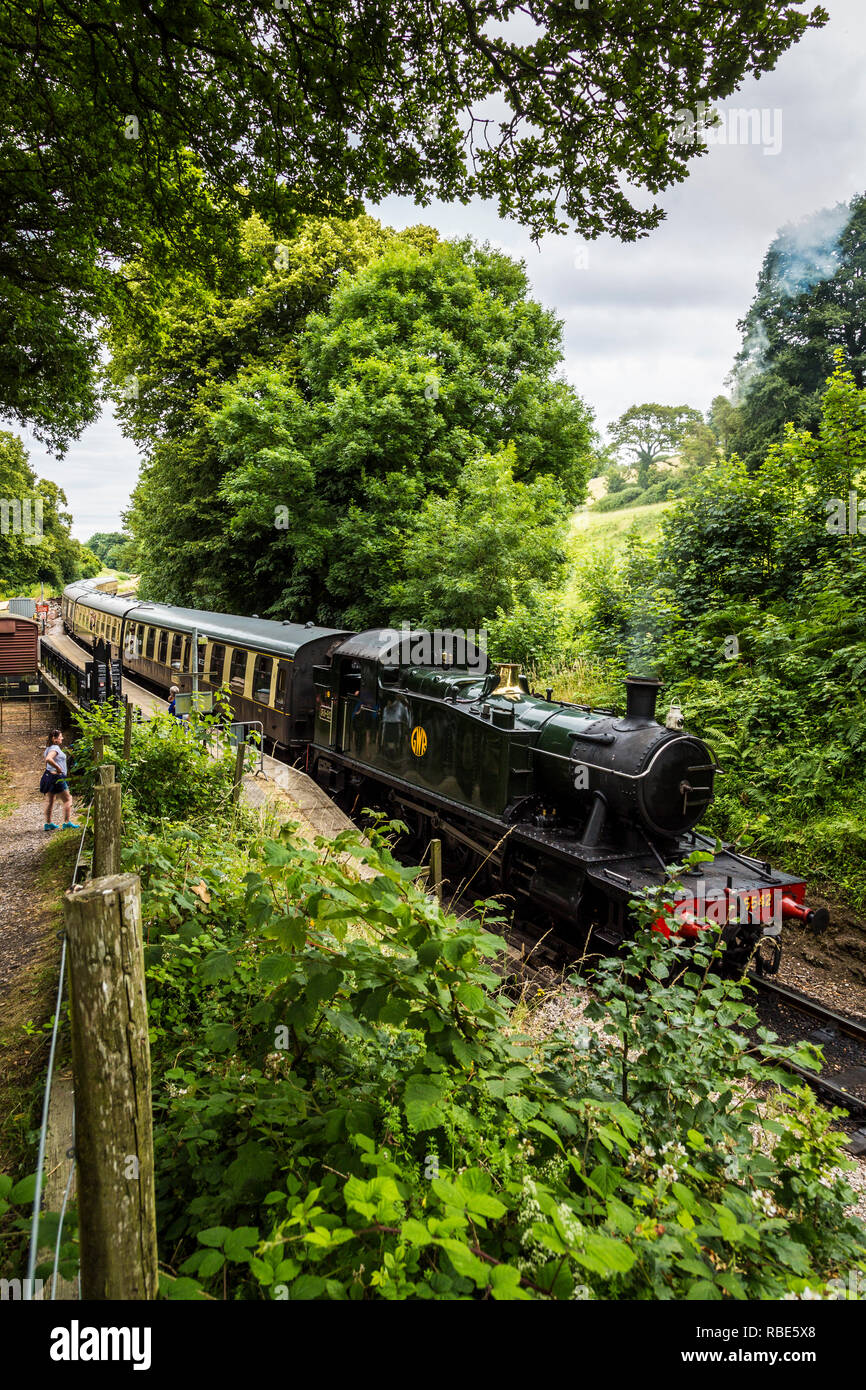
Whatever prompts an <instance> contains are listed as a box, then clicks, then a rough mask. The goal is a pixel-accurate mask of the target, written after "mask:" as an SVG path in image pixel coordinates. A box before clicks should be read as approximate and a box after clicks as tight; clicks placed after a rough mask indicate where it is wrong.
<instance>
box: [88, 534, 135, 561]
mask: <svg viewBox="0 0 866 1390" xmlns="http://www.w3.org/2000/svg"><path fill="white" fill-rule="evenodd" d="M130 545H131V537H130V536H127V535H124V533H123V532H122V531H96V532H95V533H94V534H93V535H92V536H91V537H90V540H89V541H88V542H87V548H88V550H90V551H92V553H93V554H94V555H96V556H97V558H98V559H99V560H101V561H102V563H103V565H104V566H105V567H106V569H113V570H118V569H123V565H124V561H125V560H126V558H127V556H128V554H129V547H130Z"/></svg>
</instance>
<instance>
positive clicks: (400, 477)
mask: <svg viewBox="0 0 866 1390" xmlns="http://www.w3.org/2000/svg"><path fill="white" fill-rule="evenodd" d="M416 240H417V239H416ZM421 242H422V244H421V245H419V244H415V243H414V242H413V240H412V239H411V238H410V239H407V238H406V237H404V238H392V241H391V244H390V246H389V247H388V249H386V250H385V251H384V254H381V255H379V256H378V257H377V258H376V259H374V260H371V261H370V262H369V264H367V265H366V266H364V267H363V268H362V269H361V270H359V271H358V272H357V273H356V274H354V275H352V274H351V273H349V272H348V271H345V272H344V273H343V275H342V276H341V277H340V278H339V280H338V283H337V285H336V287H335V288H334V289H333V292H332V293H331V296H330V299H329V300H328V301H327V305H326V307H325V309H324V312H322V313H320V314H314V315H311V316H310V317H309V318H308V320H307V321H306V327H305V330H304V331H303V332H300V331H299V332H298V333H297V335H296V337H295V338H294V340H291V339H289V340H287V341H286V343H285V345H284V348H283V349H282V350H281V351H280V350H276V351H274V350H272V348H271V343H270V342H269V341H265V344H264V348H263V349H261V356H262V358H263V359H265V360H263V361H261V362H259V363H252V362H251V363H250V364H249V365H248V367H247V368H246V369H245V370H244V371H242V372H241V373H240V374H238V376H237V379H236V380H234V381H229V382H225V383H222V384H220V383H219V377H220V374H221V372H222V370H223V365H222V363H220V362H218V363H217V365H216V367H215V369H214V380H213V382H211V381H208V382H207V383H206V384H205V385H204V386H203V387H202V388H201V391H200V395H199V398H198V400H197V402H196V405H195V407H194V408H193V410H192V411H191V412H189V413H188V414H187V416H185V417H184V418H185V419H189V420H191V422H192V423H193V425H194V426H195V428H194V429H193V430H191V429H190V428H189V426H187V428H186V430H185V432H184V433H182V434H178V435H174V434H172V435H171V436H170V437H169V436H168V435H167V436H166V437H164V438H161V439H159V440H158V441H157V443H156V445H155V447H154V449H153V452H152V455H151V457H150V459H149V462H148V464H147V467H146V468H145V470H144V472H143V474H142V479H141V482H140V484H139V487H138V488H137V489H136V493H135V496H134V502H133V507H132V510H131V512H130V515H129V524H130V526H131V528H132V530H133V532H134V534H135V535H136V538H137V543H138V547H139V555H140V560H141V564H142V567H143V571H144V577H145V580H146V582H147V583H148V584H149V585H150V586H151V588H150V590H149V591H150V592H154V593H159V594H160V595H161V596H162V597H164V598H166V599H169V600H171V601H178V602H179V601H191V600H192V599H193V598H194V600H195V601H196V602H208V603H213V604H215V605H217V606H221V607H236V608H238V609H239V610H240V611H245V610H246V611H256V612H262V613H263V612H265V611H266V610H267V611H269V612H272V613H274V614H277V615H279V616H291V617H311V618H316V619H318V620H320V621H325V622H334V623H341V624H346V625H363V624H364V623H367V622H381V621H383V619H384V618H385V617H386V616H387V605H388V595H389V593H390V592H391V591H392V588H393V586H394V585H395V584H396V583H397V582H398V581H399V580H400V579H401V578H402V577H403V569H402V565H403V555H404V552H405V548H406V544H407V539H408V538H409V536H410V535H412V534H413V532H414V530H415V527H416V525H417V521H418V516H419V513H420V511H421V509H422V508H423V506H424V503H425V501H426V500H427V499H428V498H430V497H433V498H439V499H444V498H447V497H448V495H449V493H450V491H451V490H452V489H453V488H454V487H455V486H456V484H457V479H458V477H459V476H460V474H461V470H462V469H463V468H464V466H465V465H466V464H467V463H468V462H469V461H470V460H473V459H475V458H477V457H478V456H479V454H484V453H491V452H496V451H498V450H499V449H501V447H502V446H503V445H505V444H508V443H511V444H513V446H514V465H513V473H514V478H515V480H516V481H517V482H518V483H526V484H528V483H530V482H532V481H534V480H535V479H536V478H538V477H540V476H548V477H550V478H552V479H553V480H554V482H555V484H556V486H557V488H558V489H559V490H560V493H561V497H562V502H563V505H564V504H565V503H566V502H570V503H574V502H576V501H578V500H579V499H580V498H581V497H582V496H583V493H584V489H585V480H586V472H587V468H588V455H589V449H590V444H591V440H592V434H593V432H592V426H591V419H590V414H589V411H588V409H587V408H586V406H585V405H584V404H583V403H582V402H581V401H580V399H579V398H578V397H577V396H576V395H575V393H574V392H573V391H572V390H571V388H570V387H568V386H567V385H566V384H565V383H564V382H562V381H561V380H559V379H557V377H556V376H555V375H554V373H555V370H556V368H557V367H558V365H559V362H560V360H561V345H560V339H561V324H560V323H559V321H558V320H557V319H556V318H555V317H554V315H552V314H551V313H548V312H547V311H545V310H544V309H542V308H541V306H540V305H538V304H536V303H534V302H533V301H532V300H530V299H529V298H528V297H527V296H528V284H527V279H526V273H525V270H524V269H523V267H522V266H520V265H517V264H516V263H515V262H513V261H511V260H509V259H508V257H506V256H504V255H501V254H500V253H498V252H494V251H491V250H489V249H487V248H479V247H475V246H474V245H472V244H471V243H470V242H468V241H465V242H461V243H459V244H442V243H435V242H431V240H430V238H429V236H428V237H425V238H421ZM424 243H426V244H424ZM274 363H276V365H274ZM452 620H453V621H456V619H452Z"/></svg>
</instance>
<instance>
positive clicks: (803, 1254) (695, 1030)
mask: <svg viewBox="0 0 866 1390" xmlns="http://www.w3.org/2000/svg"><path fill="white" fill-rule="evenodd" d="M200 830H201V827H200V828H199V830H198V831H196V830H193V832H192V834H190V833H189V829H188V828H187V827H180V826H178V827H174V828H173V829H172V830H171V832H170V833H168V834H165V833H163V834H160V835H158V836H156V837H155V836H154V835H153V834H151V835H149V836H147V837H145V838H143V839H141V840H139V841H138V843H137V844H135V845H134V846H133V847H132V848H131V849H130V851H129V852H128V853H127V855H126V861H127V864H128V866H129V867H131V868H136V869H138V870H139V871H140V872H141V873H142V875H143V883H144V916H145V930H146V933H147V939H148V943H149V944H148V946H147V948H146V956H147V970H148V981H149V984H148V989H149V1008H150V1018H151V1036H152V1050H153V1058H154V1079H155V1102H154V1107H155V1121H156V1153H157V1201H158V1215H159V1229H160V1240H161V1244H162V1247H163V1249H164V1250H165V1251H166V1252H168V1251H171V1252H172V1254H173V1256H174V1259H173V1265H174V1269H175V1270H176V1275H172V1276H169V1275H166V1276H165V1277H164V1279H163V1292H164V1294H165V1295H166V1296H168V1297H171V1298H188V1299H196V1298H202V1297H218V1298H219V1297H223V1296H228V1297H229V1298H243V1299H250V1298H268V1299H301V1300H307V1299H318V1298H321V1299H345V1298H348V1299H353V1300H357V1299H370V1298H374V1299H392V1300H393V1299H407V1298H411V1299H415V1298H423V1299H458V1300H465V1299H476V1298H491V1297H492V1298H496V1299H509V1300H513V1299H526V1298H530V1299H532V1298H542V1299H546V1298H552V1299H570V1298H625V1299H628V1298H651V1299H659V1298H665V1299H666V1298H687V1297H694V1298H701V1297H713V1298H723V1297H733V1298H779V1297H781V1296H783V1294H784V1293H786V1292H789V1291H792V1292H799V1291H801V1290H802V1289H803V1288H805V1287H810V1288H816V1287H817V1288H820V1287H821V1286H822V1285H823V1282H824V1281H825V1280H826V1279H828V1278H830V1277H831V1276H832V1275H833V1274H835V1273H836V1272H837V1271H838V1270H840V1269H843V1268H848V1267H850V1266H851V1265H852V1264H853V1263H854V1262H856V1261H857V1260H860V1259H862V1258H863V1255H864V1247H863V1231H862V1229H861V1228H860V1227H859V1226H858V1225H857V1223H856V1222H854V1221H852V1220H850V1219H849V1218H847V1217H846V1216H845V1214H844V1208H845V1204H846V1203H847V1202H848V1201H849V1200H850V1192H849V1190H848V1188H847V1185H846V1184H845V1182H844V1180H843V1179H841V1178H839V1177H838V1176H836V1177H833V1178H830V1177H829V1174H830V1170H831V1169H833V1168H836V1167H838V1166H840V1164H842V1165H844V1160H843V1159H842V1156H841V1149H840V1146H841V1144H842V1143H843V1142H844V1136H841V1135H834V1134H832V1132H831V1124H830V1121H829V1117H828V1116H827V1115H826V1114H825V1112H824V1111H822V1110H821V1109H820V1108H819V1107H817V1106H816V1105H815V1104H814V1102H813V1101H812V1100H811V1098H810V1097H809V1096H807V1095H806V1094H805V1093H799V1092H798V1093H796V1094H795V1095H790V1094H787V1093H785V1092H782V1093H780V1094H779V1095H778V1096H777V1097H775V1098H774V1099H773V1100H771V1102H770V1103H769V1105H768V1106H767V1108H766V1109H765V1110H762V1108H761V1106H760V1105H759V1103H758V1101H757V1100H756V1099H755V1098H753V1095H752V1091H753V1088H754V1086H755V1084H756V1082H757V1081H758V1079H759V1078H760V1079H762V1080H766V1079H767V1073H766V1071H764V1070H762V1064H761V1062H760V1059H759V1056H758V1053H757V1051H756V1050H755V1048H754V1047H753V1046H752V1045H751V1044H750V1042H749V1039H748V1037H747V1036H746V1034H747V1030H748V1029H749V1028H751V1027H753V1026H754V1024H755V1019H754V1015H753V1013H752V1010H751V1008H750V1006H749V1005H748V1003H747V1002H746V1001H745V1000H744V998H743V993H742V989H741V988H740V987H738V986H736V985H734V984H732V983H731V982H727V983H723V982H722V981H720V980H719V979H718V978H717V977H716V976H713V975H710V974H709V973H708V967H709V964H710V953H709V949H708V950H707V952H706V954H705V955H704V956H703V957H700V958H699V959H697V960H695V959H694V958H693V957H692V956H691V955H690V954H689V953H687V952H685V951H684V950H683V949H682V948H677V947H675V946H672V945H671V944H670V943H668V942H665V941H664V940H663V938H662V937H661V936H659V935H658V934H656V933H653V932H650V931H646V932H644V933H642V934H641V936H640V938H639V941H638V942H637V944H636V945H635V946H634V947H633V948H632V949H631V950H630V951H629V952H627V953H626V954H625V955H624V956H623V957H622V958H620V959H617V960H611V961H609V962H606V963H605V964H604V965H603V966H602V968H601V971H600V974H599V978H598V981H597V994H598V1003H597V1004H595V1005H593V1006H591V1008H590V1017H593V1018H596V1019H597V1020H598V1021H599V1023H600V1025H601V1031H599V1032H590V1031H589V1030H588V1029H587V1030H583V1031H582V1032H581V1033H580V1035H579V1036H577V1037H575V1036H566V1035H564V1034H563V1035H555V1036H554V1037H552V1038H550V1039H548V1040H546V1041H542V1042H539V1041H538V1040H533V1039H531V1038H529V1037H526V1036H523V1035H521V1034H520V1033H519V1032H518V1031H517V1030H516V1029H515V1028H514V1026H513V1024H512V1022H511V1019H510V1006H509V1004H508V1001H507V999H505V998H504V997H503V996H502V994H501V993H500V991H499V985H498V976H497V975H496V974H495V973H494V971H493V970H492V969H491V962H492V961H493V959H494V958H495V956H496V955H497V954H498V952H499V951H500V950H501V949H502V942H501V941H500V940H499V939H498V938H497V937H496V936H495V935H493V934H492V932H491V929H494V930H495V928H496V927H497V926H498V925H499V920H498V919H497V918H496V917H495V916H491V915H490V909H489V908H488V909H486V910H485V911H486V916H485V917H484V918H483V920H482V921H480V922H479V921H473V920H458V919H456V918H455V917H453V916H450V915H448V914H447V913H444V912H443V911H442V910H441V909H440V908H439V907H438V905H437V904H436V902H435V901H434V900H433V899H430V898H428V897H426V896H425V895H424V894H423V893H422V892H421V891H420V890H419V889H418V888H417V887H416V885H415V883H414V876H415V874H416V873H417V870H415V869H412V868H405V867H403V866H402V865H400V864H399V863H397V861H396V860H395V859H394V858H393V857H392V855H391V852H390V850H389V849H388V847H387V844H386V843H385V842H383V841H382V840H381V838H380V837H378V836H374V840H375V843H374V844H373V845H365V844H363V843H362V842H361V841H360V840H359V839H358V838H357V837H356V836H355V835H354V833H346V834H343V835H341V836H339V837H338V838H337V840H336V841H334V842H333V844H332V845H328V844H327V843H326V842H324V841H321V840H320V841H318V842H317V843H316V845H314V846H311V845H310V844H308V843H306V842H304V841H301V840H300V839H299V838H298V837H297V836H296V835H295V834H294V831H293V828H292V827H290V826H286V827H284V828H283V830H282V831H281V832H280V834H279V836H278V838H276V839H273V840H265V841H264V842H263V843H261V844H256V845H255V846H254V852H253V853H252V854H251V855H250V859H249V861H248V862H247V863H243V862H241V861H242V860H243V858H244V856H243V854H242V851H241V848H240V845H239V844H238V845H237V846H234V845H232V843H231V841H230V839H228V838H227V837H226V835H225V832H224V830H223V831H222V833H221V834H220V847H219V848H218V849H217V848H215V846H214V844H213V843H212V841H211V840H210V837H209V838H208V840H207V841H202V840H201V839H200V838H199V834H200ZM346 852H349V853H351V854H352V856H353V857H354V858H355V860H361V861H363V862H365V863H366V864H367V866H368V868H369V869H370V870H372V876H370V877H364V878H360V877H358V876H357V875H356V874H354V873H353V872H352V871H351V869H347V867H346V866H345V865H344V864H343V863H342V862H341V856H343V855H344V854H345V853H346ZM233 857H234V860H235V862H234V864H232V858H233ZM244 868H246V870H247V872H246V873H245V874H244V876H243V878H242V879H241V877H240V875H241V873H242V871H243V869H244ZM481 906H482V905H479V907H481ZM635 906H636V908H637V909H638V911H639V912H640V914H641V916H642V919H643V920H644V921H646V922H650V921H652V920H654V919H655V918H656V917H658V916H659V915H663V914H664V908H663V906H662V905H661V904H660V903H659V902H658V901H649V900H647V901H645V902H636V904H635ZM672 965H673V966H674V968H675V971H676V972H677V974H676V978H674V979H671V967H672ZM761 1048H762V1051H763V1053H764V1054H765V1055H768V1056H770V1057H774V1056H779V1057H781V1056H783V1055H786V1050H785V1049H783V1048H779V1047H778V1046H777V1044H776V1042H775V1040H774V1039H773V1038H772V1036H771V1035H765V1036H764V1037H763V1038H762V1042H761ZM800 1060H801V1061H806V1062H814V1061H815V1055H814V1051H813V1050H809V1054H808V1056H805V1054H804V1055H803V1056H801V1057H800ZM781 1075H782V1074H781V1073H780V1076H781ZM784 1079H785V1082H786V1084H787V1083H788V1082H789V1080H790V1078H789V1077H788V1076H787V1075H785V1077H784ZM753 1126H759V1127H761V1128H762V1129H763V1132H764V1134H765V1135H766V1136H767V1139H768V1143H767V1144H766V1145H765V1146H761V1147H756V1145H755V1141H754V1138H753V1135H752V1127H753Z"/></svg>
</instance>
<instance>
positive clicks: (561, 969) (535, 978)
mask: <svg viewBox="0 0 866 1390" xmlns="http://www.w3.org/2000/svg"><path fill="white" fill-rule="evenodd" d="M505 936H506V941H507V945H508V959H507V963H506V964H505V965H504V967H503V969H504V972H506V973H509V972H510V974H511V977H512V979H513V981H514V982H515V984H516V985H517V986H518V987H521V986H523V985H525V984H536V985H538V987H540V988H546V989H550V988H552V987H554V986H555V985H556V984H558V983H561V982H562V981H563V980H564V979H565V978H566V976H567V975H568V974H570V973H572V972H573V971H574V970H575V969H577V968H578V966H577V964H576V963H573V962H572V963H569V962H568V949H567V946H568V943H566V942H564V940H563V939H562V938H561V937H557V936H556V935H555V934H554V933H552V932H551V933H548V934H547V935H546V936H542V937H535V936H533V935H531V934H530V933H527V932H524V931H521V930H519V929H512V930H511V931H508V932H507V933H506V934H505ZM746 978H747V981H748V983H749V984H751V985H752V986H753V987H754V988H755V990H756V991H757V994H758V999H757V1000H756V1006H757V1007H758V1008H759V1010H760V1015H761V1022H762V1023H763V1024H765V1025H766V1026H770V1027H772V1028H773V1031H774V1032H775V1033H777V1035H778V1037H779V1041H780V1042H782V1043H784V1044H791V1043H795V1042H801V1041H802V1042H811V1043H815V1044H820V1046H821V1047H822V1048H823V1052H824V1057H825V1069H824V1070H822V1072H820V1073H818V1072H814V1071H811V1070H809V1069H808V1068H806V1067H801V1066H798V1065H797V1063H795V1062H788V1061H785V1062H777V1061H776V1060H775V1059H774V1060H773V1065H774V1066H779V1067H781V1068H782V1069H784V1070H785V1071H787V1072H789V1073H790V1074H791V1075H792V1076H794V1077H796V1078H797V1080H798V1081H802V1082H805V1084H806V1085H808V1086H809V1087H811V1088H812V1089H813V1090H814V1091H815V1092H816V1093H817V1094H818V1095H819V1096H821V1098H822V1099H823V1100H824V1101H825V1102H827V1103H828V1104H832V1105H834V1106H839V1107H840V1108H841V1109H843V1110H846V1111H847V1112H848V1114H849V1117H850V1119H849V1121H847V1122H843V1126H844V1128H845V1129H846V1130H849V1131H850V1135H849V1148H850V1151H851V1153H852V1154H853V1155H854V1156H855V1157H863V1158H866V1020H861V1019H857V1018H852V1017H851V1016H850V1015H848V1014H842V1013H839V1012H838V1011H837V1010H835V1009H830V1008H828V1007H827V1006H826V1005H824V1004H821V1003H820V1002H819V1001H818V1000H817V999H812V998H810V997H809V996H808V995H806V994H803V993H802V992H801V991H800V990H796V989H792V988H791V987H790V986H788V985H783V984H781V983H779V982H778V981H776V980H773V979H769V978H767V977H765V976H762V975H758V974H756V973H754V972H751V973H750V974H749V975H748V976H747V977H746ZM804 1021H805V1022H806V1023H807V1024H808V1026H807V1027H805V1028H804V1027H803V1022H804ZM858 1125H859V1126H860V1128H857V1126H858Z"/></svg>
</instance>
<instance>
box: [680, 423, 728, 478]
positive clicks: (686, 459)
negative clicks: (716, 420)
mask: <svg viewBox="0 0 866 1390" xmlns="http://www.w3.org/2000/svg"><path fill="white" fill-rule="evenodd" d="M679 455H680V458H681V460H682V462H683V463H684V464H685V465H686V467H688V468H706V467H707V465H708V464H711V463H715V461H716V459H717V458H718V456H719V443H718V439H717V436H716V433H715V430H713V429H712V427H711V426H710V425H705V424H704V423H703V421H701V422H700V423H699V424H698V423H695V424H694V425H692V426H691V427H690V428H689V430H688V432H687V433H686V434H684V435H683V437H682V439H681V441H680V445H679Z"/></svg>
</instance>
